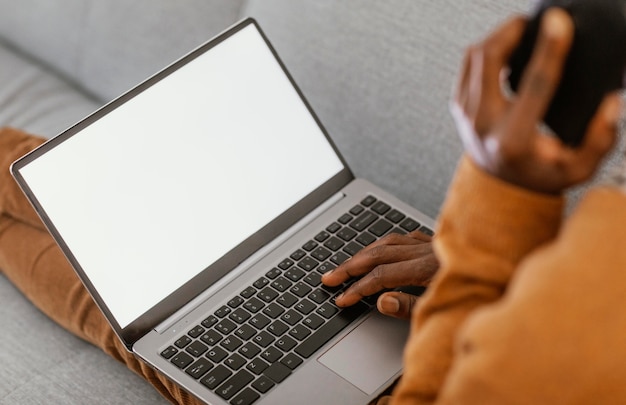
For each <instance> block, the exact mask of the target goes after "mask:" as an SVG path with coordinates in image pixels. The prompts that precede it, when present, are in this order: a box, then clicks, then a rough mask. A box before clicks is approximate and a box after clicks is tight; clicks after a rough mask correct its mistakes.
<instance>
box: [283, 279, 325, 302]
mask: <svg viewBox="0 0 626 405" xmlns="http://www.w3.org/2000/svg"><path fill="white" fill-rule="evenodd" d="M311 275H315V276H317V277H320V276H319V275H318V274H317V273H311V274H309V275H307V276H306V277H305V278H304V280H305V281H306V280H307V279H309V278H310V276H311ZM320 280H321V278H320ZM311 290H312V288H311V287H309V286H308V285H306V284H304V283H303V282H301V281H300V282H298V283H296V284H295V285H294V286H293V287H291V289H290V290H289V291H291V292H292V293H294V294H295V295H297V296H298V297H300V298H302V297H304V296H305V295H307V294H308V293H310V292H311ZM296 301H298V300H297V299H296ZM293 304H295V302H294V303H293ZM293 304H292V305H293Z"/></svg>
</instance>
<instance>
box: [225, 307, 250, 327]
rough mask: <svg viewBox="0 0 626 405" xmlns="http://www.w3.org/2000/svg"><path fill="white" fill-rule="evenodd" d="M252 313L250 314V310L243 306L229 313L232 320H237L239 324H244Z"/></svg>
mask: <svg viewBox="0 0 626 405" xmlns="http://www.w3.org/2000/svg"><path fill="white" fill-rule="evenodd" d="M251 316H252V315H250V312H248V311H246V310H245V309H243V308H237V309H236V310H234V311H233V313H231V314H230V315H228V317H229V318H230V319H231V320H232V321H235V322H237V323H238V324H242V323H244V322H245V321H247V320H248V319H250V317H251Z"/></svg>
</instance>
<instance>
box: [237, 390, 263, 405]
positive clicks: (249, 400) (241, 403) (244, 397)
mask: <svg viewBox="0 0 626 405" xmlns="http://www.w3.org/2000/svg"><path fill="white" fill-rule="evenodd" d="M259 398H261V396H260V395H259V394H258V393H257V392H255V391H254V390H253V389H250V388H246V389H245V390H243V391H241V392H240V393H239V394H238V395H237V396H236V397H235V398H233V399H232V400H231V401H230V405H252V404H253V403H254V402H255V401H256V400H257V399H259Z"/></svg>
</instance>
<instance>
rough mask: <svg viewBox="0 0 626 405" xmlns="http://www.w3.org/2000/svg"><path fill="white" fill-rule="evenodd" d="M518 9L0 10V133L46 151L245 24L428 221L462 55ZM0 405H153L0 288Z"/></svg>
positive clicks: (121, 3) (444, 171)
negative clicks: (28, 136)
mask: <svg viewBox="0 0 626 405" xmlns="http://www.w3.org/2000/svg"><path fill="white" fill-rule="evenodd" d="M526 7H527V3H526V1H525V0H456V1H452V0H438V1H432V0H429V1H426V0H343V1H331V0H309V1H305V0H247V1H243V0H181V1H173V0H170V1H157V0H108V1H96V0H63V1H61V0H20V1H15V0H13V1H9V0H0V126H14V127H18V128H22V129H25V130H27V131H30V132H32V133H35V134H40V135H44V136H47V137H51V136H54V135H55V134H57V133H58V132H60V131H62V130H63V129H64V128H66V127H68V126H69V125H71V124H72V123H74V122H75V121H77V120H79V119H81V118H82V117H83V116H85V115H86V114H89V113H90V112H92V111H93V110H94V109H96V108H98V107H99V106H101V105H102V104H103V103H105V102H107V101H109V100H111V99H113V98H114V97H116V96H117V95H119V94H121V93H122V92H123V91H125V90H126V89H128V88H129V87H131V86H132V85H133V84H135V83H137V82H138V81H140V80H142V79H143V78H145V77H147V76H148V75H150V74H152V73H154V72H156V71H157V70H159V69H160V68H161V67H163V66H165V65H166V64H168V63H169V62H170V61H172V60H174V59H176V58H178V57H179V56H181V55H183V54H184V53H186V52H187V51H188V50H190V49H192V48H194V47H195V46H197V45H199V44H200V43H202V42H204V41H206V40H207V39H209V38H210V37H212V36H213V35H214V34H216V33H218V32H220V31H221V30H223V29H225V28H226V27H228V26H230V25H231V24H232V23H234V22H235V21H237V20H239V19H240V18H243V17H246V16H252V17H255V18H256V19H257V20H258V21H259V22H260V24H261V26H262V27H263V28H264V30H265V31H266V33H267V35H268V36H269V38H270V40H271V41H272V42H273V43H274V45H275V47H276V48H277V50H278V53H279V54H280V55H281V56H282V58H283V60H284V62H285V64H286V65H287V67H288V69H289V70H290V71H291V73H292V74H293V76H294V78H295V80H296V82H297V83H299V85H300V86H301V88H302V90H303V92H304V94H305V96H306V97H307V98H308V100H309V101H310V103H311V105H312V106H313V108H314V110H316V111H317V113H318V115H319V117H320V119H321V121H322V122H323V123H324V124H325V126H326V128H327V130H328V132H329V133H330V135H331V137H332V138H333V139H334V140H335V142H336V144H337V146H338V148H339V149H340V150H341V152H342V153H343V154H344V156H345V158H346V159H347V161H348V163H349V164H350V165H351V167H352V168H353V170H354V172H355V173H356V174H357V175H358V176H360V177H365V178H367V179H369V180H371V181H372V182H374V183H376V184H378V185H380V186H382V187H383V188H385V189H387V190H389V191H392V192H394V193H396V194H397V195H399V196H400V197H402V198H403V199H405V200H406V201H407V202H408V203H410V204H412V205H414V206H416V207H419V208H420V209H422V210H423V211H425V212H426V213H428V214H430V215H432V216H436V215H437V213H438V210H439V207H440V205H441V203H442V201H443V199H444V195H445V192H446V188H447V185H448V183H449V181H450V179H451V176H452V174H453V171H454V167H455V162H456V161H457V159H458V157H459V156H460V154H461V151H462V148H461V145H460V142H459V141H458V139H457V136H456V131H455V128H454V125H453V123H452V120H451V118H450V116H449V113H448V108H447V103H448V97H449V93H450V89H451V86H452V83H453V80H454V77H455V74H456V71H457V69H458V66H459V63H460V59H461V56H462V51H463V48H464V47H465V46H466V45H467V44H468V43H470V42H471V41H473V40H476V39H477V38H479V37H481V36H482V35H483V34H485V33H486V32H487V31H488V30H489V29H490V28H492V27H493V26H494V25H495V24H496V23H497V22H498V21H501V20H502V19H503V18H504V17H506V16H508V15H510V14H512V13H514V12H519V11H524V10H525V9H526ZM0 323H1V324H2V327H1V328H2V339H0V346H1V347H2V349H1V350H0V364H2V366H1V367H0V403H1V404H39V403H41V404H158V403H164V402H165V401H164V400H163V399H162V398H161V397H160V396H159V395H158V394H157V393H156V392H155V391H154V390H153V389H152V388H151V387H150V386H149V385H148V384H147V383H145V382H144V381H143V380H142V379H141V378H139V377H137V376H135V375H133V374H132V373H130V372H129V371H128V370H127V369H125V367H124V366H123V365H121V364H118V363H117V362H115V361H114V360H112V359H110V358H108V357H107V356H106V355H105V354H103V353H102V352H100V351H99V350H98V349H97V348H95V347H92V346H91V345H89V344H87V343H85V342H83V341H81V340H79V339H77V338H75V337H74V336H72V335H71V334H69V333H67V332H66V331H65V330H63V329H61V328H60V327H58V326H57V325H55V324H54V323H52V322H51V321H49V320H48V319H47V318H46V317H45V316H44V315H42V314H41V313H40V312H39V311H38V310H37V309H36V308H34V307H33V306H32V305H31V304H30V303H29V302H28V301H27V300H26V299H25V298H24V297H23V296H22V295H21V294H20V293H19V292H18V291H17V290H16V289H15V288H14V287H13V286H12V285H11V284H10V283H9V282H8V281H7V280H6V279H5V278H4V277H3V276H0Z"/></svg>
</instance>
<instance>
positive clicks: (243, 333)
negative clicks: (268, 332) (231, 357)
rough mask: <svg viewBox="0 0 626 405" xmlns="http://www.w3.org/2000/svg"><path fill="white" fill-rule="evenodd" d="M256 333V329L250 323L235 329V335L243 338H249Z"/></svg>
mask: <svg viewBox="0 0 626 405" xmlns="http://www.w3.org/2000/svg"><path fill="white" fill-rule="evenodd" d="M255 334H256V330H255V329H254V328H253V327H252V326H250V325H248V324H246V325H241V326H240V327H239V328H237V329H236V330H235V335H236V336H237V337H238V338H240V339H241V340H248V339H250V338H251V337H252V336H254V335H255Z"/></svg>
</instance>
